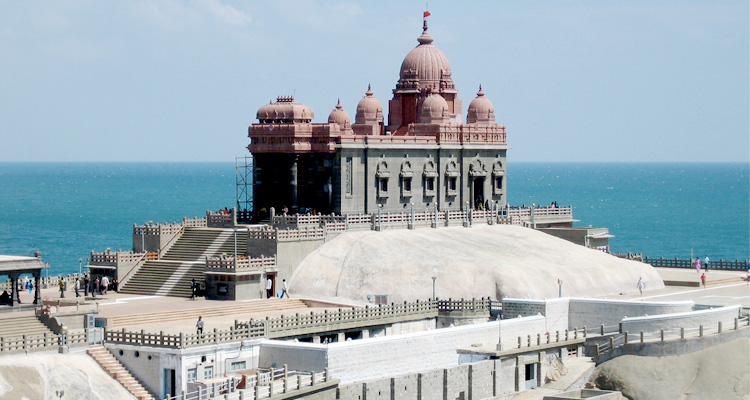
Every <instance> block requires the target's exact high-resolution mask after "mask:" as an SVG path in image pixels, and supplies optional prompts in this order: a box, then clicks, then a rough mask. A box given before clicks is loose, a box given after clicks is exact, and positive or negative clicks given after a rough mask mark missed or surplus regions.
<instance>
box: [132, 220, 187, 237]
mask: <svg viewBox="0 0 750 400" xmlns="http://www.w3.org/2000/svg"><path fill="white" fill-rule="evenodd" d="M182 226H183V224H180V223H176V222H173V223H171V224H168V223H164V224H161V223H158V222H157V223H155V224H154V223H152V222H148V223H146V224H144V225H138V224H133V234H134V235H175V234H177V233H180V231H182Z"/></svg>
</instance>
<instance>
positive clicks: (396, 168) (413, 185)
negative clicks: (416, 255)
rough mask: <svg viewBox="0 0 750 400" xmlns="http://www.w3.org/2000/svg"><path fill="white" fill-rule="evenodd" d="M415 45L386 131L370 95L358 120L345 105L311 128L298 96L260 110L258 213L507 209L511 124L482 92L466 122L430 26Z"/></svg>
mask: <svg viewBox="0 0 750 400" xmlns="http://www.w3.org/2000/svg"><path fill="white" fill-rule="evenodd" d="M417 41H418V43H419V44H418V45H417V46H416V47H415V48H414V49H413V50H411V51H410V52H409V54H407V55H406V57H405V58H404V61H403V63H402V64H401V70H400V71H399V79H398V83H396V88H395V89H394V90H393V98H392V99H391V100H390V101H389V102H388V120H387V123H386V121H385V113H384V112H383V105H382V103H381V102H380V100H378V99H377V98H376V97H375V95H374V93H373V91H372V90H371V89H370V88H369V87H368V90H367V92H365V95H364V97H363V98H362V100H360V102H359V104H357V108H356V111H355V116H354V121H352V120H351V118H350V116H349V113H347V111H346V110H344V108H343V106H342V105H341V103H340V102H339V104H337V105H336V106H335V108H334V109H333V111H331V113H330V115H329V116H328V121H327V122H326V123H313V122H312V121H313V118H314V113H313V110H312V109H311V108H310V107H308V106H306V105H304V104H301V103H297V102H295V100H294V98H292V97H279V98H277V100H276V102H272V103H270V104H267V105H265V106H263V107H261V108H260V109H259V110H258V113H257V118H258V122H257V123H254V124H252V125H251V126H250V128H249V135H248V136H249V137H250V139H251V143H250V145H249V146H248V150H250V152H251V153H252V156H253V162H254V164H253V169H254V170H253V182H254V183H253V184H254V190H253V192H254V195H253V209H254V210H263V209H266V210H270V209H271V207H273V208H275V209H276V211H277V212H282V210H284V209H285V208H286V209H288V210H289V212H300V211H302V212H308V211H311V210H316V211H317V212H318V213H324V214H330V213H335V214H356V213H376V212H378V210H379V209H380V210H382V211H383V212H397V211H406V210H409V209H410V208H412V207H413V208H415V209H416V210H425V209H429V210H430V211H433V210H435V209H437V210H439V211H447V210H463V209H464V208H465V207H471V208H481V207H485V208H487V207H493V208H494V207H497V208H502V207H505V204H506V198H507V197H506V182H505V175H506V172H505V171H506V151H507V149H508V145H507V142H506V132H505V126H503V125H499V124H498V123H497V122H496V121H495V110H494V107H493V105H492V102H491V101H490V100H489V99H488V98H487V97H486V96H485V93H484V92H483V91H482V88H481V86H480V87H479V91H478V92H477V95H476V98H474V99H473V100H472V101H471V103H470V104H469V107H468V111H467V115H466V119H465V120H464V117H463V116H462V103H461V100H460V99H459V97H458V89H456V85H455V83H454V82H453V78H452V77H451V67H450V64H449V63H448V59H447V58H446V57H445V55H444V54H443V52H442V51H440V49H438V48H437V47H435V45H433V44H432V43H433V38H432V36H431V35H430V34H429V32H428V31H427V21H426V20H425V22H424V27H423V32H422V35H421V36H419V37H418V38H417ZM290 183H291V184H290Z"/></svg>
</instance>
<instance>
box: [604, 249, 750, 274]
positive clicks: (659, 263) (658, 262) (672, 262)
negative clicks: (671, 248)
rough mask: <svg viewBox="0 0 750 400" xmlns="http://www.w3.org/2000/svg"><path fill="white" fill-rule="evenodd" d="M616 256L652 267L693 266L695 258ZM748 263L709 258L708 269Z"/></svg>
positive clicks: (743, 267)
mask: <svg viewBox="0 0 750 400" xmlns="http://www.w3.org/2000/svg"><path fill="white" fill-rule="evenodd" d="M614 255H615V256H616V257H619V258H625V259H628V260H635V261H642V262H644V263H646V264H649V265H651V266H653V267H663V268H687V269H689V268H695V259H692V260H691V259H689V258H688V259H685V258H682V259H681V258H678V257H675V258H664V257H659V258H652V257H647V256H644V255H642V254H633V253H627V254H614ZM748 263H750V261H749V260H734V261H728V260H722V259H719V260H710V261H709V262H708V269H709V270H712V269H723V270H732V271H746V270H748ZM701 268H705V265H704V264H703V259H701Z"/></svg>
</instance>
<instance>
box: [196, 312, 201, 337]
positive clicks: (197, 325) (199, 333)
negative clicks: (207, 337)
mask: <svg viewBox="0 0 750 400" xmlns="http://www.w3.org/2000/svg"><path fill="white" fill-rule="evenodd" d="M195 333H196V334H198V335H199V336H203V317H202V316H200V315H199V316H198V322H196V323H195Z"/></svg>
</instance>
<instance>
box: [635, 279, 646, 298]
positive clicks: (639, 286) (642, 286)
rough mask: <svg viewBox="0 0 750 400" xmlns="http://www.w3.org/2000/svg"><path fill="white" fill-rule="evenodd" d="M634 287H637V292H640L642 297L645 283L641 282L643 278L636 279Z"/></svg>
mask: <svg viewBox="0 0 750 400" xmlns="http://www.w3.org/2000/svg"><path fill="white" fill-rule="evenodd" d="M636 286H637V287H638V291H639V292H641V296H643V289H644V288H645V287H646V282H643V277H639V278H638V283H637V284H636Z"/></svg>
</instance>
